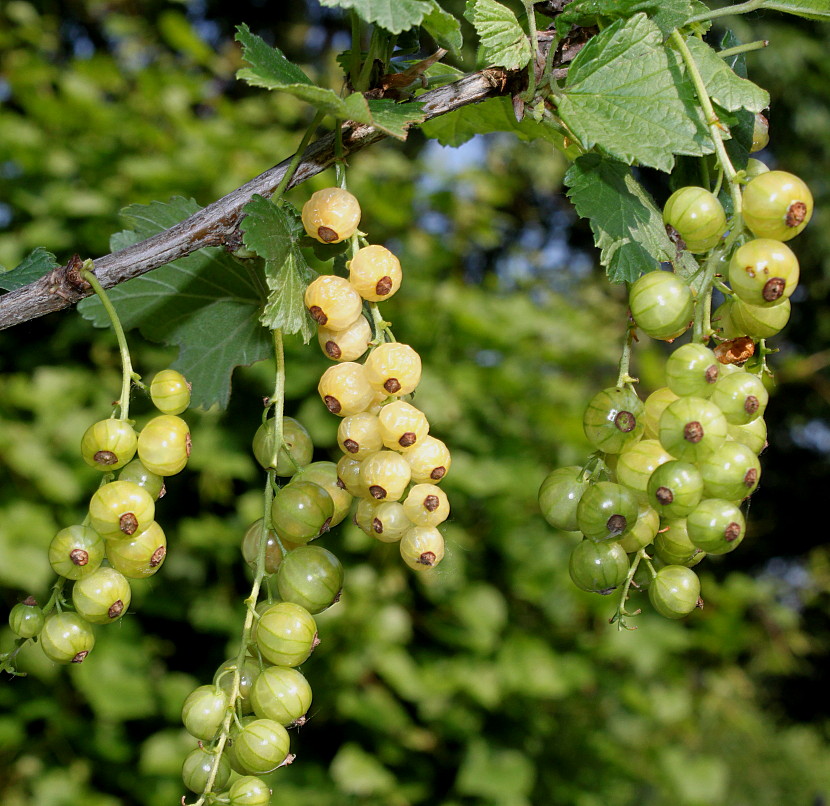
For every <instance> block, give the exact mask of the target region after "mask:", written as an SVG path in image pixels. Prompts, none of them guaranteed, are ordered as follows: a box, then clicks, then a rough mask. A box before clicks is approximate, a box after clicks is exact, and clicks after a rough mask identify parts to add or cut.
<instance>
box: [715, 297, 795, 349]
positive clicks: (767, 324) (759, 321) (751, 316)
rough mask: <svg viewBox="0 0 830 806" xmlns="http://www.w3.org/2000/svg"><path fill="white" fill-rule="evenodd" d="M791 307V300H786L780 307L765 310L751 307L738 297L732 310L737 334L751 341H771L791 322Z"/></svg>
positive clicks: (775, 306)
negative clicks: (747, 337)
mask: <svg viewBox="0 0 830 806" xmlns="http://www.w3.org/2000/svg"><path fill="white" fill-rule="evenodd" d="M791 307H792V306H791V304H790V301H789V299H784V301H783V302H782V303H781V304H780V305H773V306H772V307H769V308H765V307H762V306H758V305H750V304H749V303H746V302H744V301H743V300H742V299H740V298H738V297H736V298H735V300H734V302H733V304H732V308H731V315H732V323H733V326H734V330H735V333H736V334H737V335H741V336H749V337H750V338H751V339H769V338H771V337H772V336H775V335H777V334H778V333H780V332H781V331H782V330H783V329H784V327H785V326H786V324H787V322H789V321H790V310H791ZM727 338H730V336H727Z"/></svg>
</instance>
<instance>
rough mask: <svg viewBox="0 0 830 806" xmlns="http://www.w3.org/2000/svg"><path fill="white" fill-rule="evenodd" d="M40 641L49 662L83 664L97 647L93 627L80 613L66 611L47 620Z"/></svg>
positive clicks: (54, 614)
mask: <svg viewBox="0 0 830 806" xmlns="http://www.w3.org/2000/svg"><path fill="white" fill-rule="evenodd" d="M39 641H40V646H41V648H42V649H43V654H44V655H46V657H47V658H49V660H51V661H53V662H55V663H82V662H83V660H84V658H86V656H87V655H88V654H89V653H90V652H91V651H92V648H93V647H94V646H95V633H94V632H93V631H92V625H91V624H90V623H89V622H88V621H87V620H86V619H84V618H83V617H82V616H80V615H79V614H78V613H71V612H69V611H67V610H64V611H63V612H62V613H53V614H52V615H51V616H49V617H48V618H47V619H46V621H45V623H44V625H43V629H42V630H41V632H40V638H39Z"/></svg>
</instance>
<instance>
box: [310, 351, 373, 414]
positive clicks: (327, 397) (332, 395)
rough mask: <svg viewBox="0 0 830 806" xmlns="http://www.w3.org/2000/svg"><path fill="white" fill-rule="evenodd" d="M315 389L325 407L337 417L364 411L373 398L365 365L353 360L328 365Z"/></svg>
mask: <svg viewBox="0 0 830 806" xmlns="http://www.w3.org/2000/svg"><path fill="white" fill-rule="evenodd" d="M317 391H318V392H319V394H320V398H321V399H322V401H323V403H325V404H326V408H327V409H328V410H329V411H330V412H331V413H332V414H336V415H338V416H339V417H348V416H349V415H350V414H357V413H358V412H361V411H365V410H366V409H367V408H368V407H369V405H370V404H371V403H372V401H373V400H374V398H375V392H374V391H373V389H372V387H371V386H370V385H369V377H368V373H367V372H366V369H365V365H364V364H355V363H354V362H353V361H344V362H343V363H342V364H335V365H334V366H333V367H329V368H328V369H327V370H326V371H325V372H324V373H323V375H322V377H321V378H320V383H319V384H318V385H317Z"/></svg>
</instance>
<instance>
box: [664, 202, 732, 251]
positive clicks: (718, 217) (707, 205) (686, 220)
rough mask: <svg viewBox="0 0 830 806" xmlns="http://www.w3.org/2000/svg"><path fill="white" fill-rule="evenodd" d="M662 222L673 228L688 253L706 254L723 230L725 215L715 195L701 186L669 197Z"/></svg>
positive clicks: (715, 243)
mask: <svg viewBox="0 0 830 806" xmlns="http://www.w3.org/2000/svg"><path fill="white" fill-rule="evenodd" d="M663 223H664V224H667V225H668V226H670V227H673V228H674V229H675V230H676V231H677V233H678V234H679V235H680V237H681V238H682V239H683V241H684V242H685V244H686V248H687V249H688V250H689V251H690V252H694V253H696V254H698V253H701V252H708V251H709V250H710V249H711V248H712V247H713V246H716V245H717V244H718V242H719V241H720V239H721V236H722V235H723V233H724V232H725V231H726V213H725V212H724V211H723V207H722V206H721V203H720V202H719V201H718V199H717V196H715V195H714V194H713V193H710V192H709V191H708V190H706V189H705V188H701V187H694V186H689V187H684V188H680V189H679V190H676V191H675V192H674V193H672V195H671V196H669V200H668V201H667V202H666V206H665V207H664V208H663Z"/></svg>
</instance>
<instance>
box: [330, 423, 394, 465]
mask: <svg viewBox="0 0 830 806" xmlns="http://www.w3.org/2000/svg"><path fill="white" fill-rule="evenodd" d="M337 444H338V445H339V446H340V450H341V451H343V453H345V454H347V455H348V456H352V457H354V458H355V459H365V458H366V457H367V456H368V455H369V454H371V453H377V452H378V451H379V450H381V448H383V437H382V435H381V430H380V421H379V420H378V418H377V417H376V416H375V415H374V414H369V413H368V412H366V411H361V412H358V413H357V414H351V415H349V416H348V417H344V418H343V419H342V420H341V421H340V425H339V426H338V428H337Z"/></svg>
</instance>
